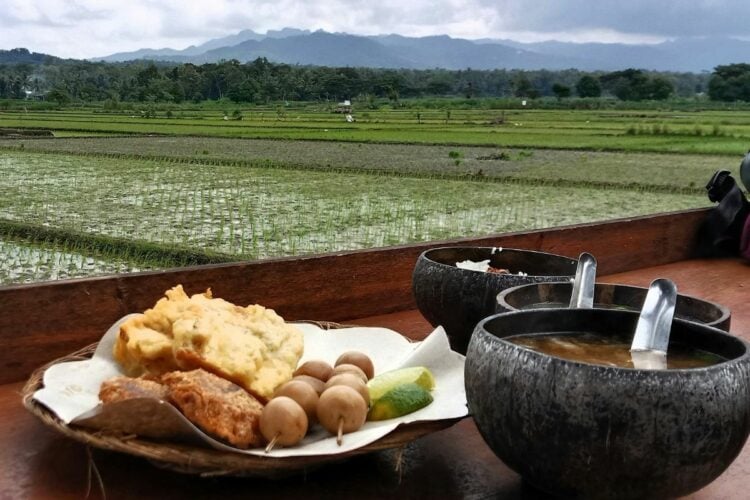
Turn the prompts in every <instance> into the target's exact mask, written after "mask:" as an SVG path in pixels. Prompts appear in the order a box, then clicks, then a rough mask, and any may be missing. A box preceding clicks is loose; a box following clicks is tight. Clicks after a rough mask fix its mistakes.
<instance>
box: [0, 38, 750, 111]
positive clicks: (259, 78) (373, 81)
mask: <svg viewBox="0 0 750 500" xmlns="http://www.w3.org/2000/svg"><path fill="white" fill-rule="evenodd" d="M15 50H16V51H17V50H23V49H15ZM0 52H2V51H0ZM15 57H16V58H19V55H18V54H15ZM2 60H3V59H2V58H0V61H2ZM745 66H747V68H744V67H745ZM737 67H739V70H740V71H739V76H738V71H737V70H738V68H737ZM727 68H729V70H730V71H728V70H727ZM731 70H734V71H731ZM742 75H745V76H744V77H743V76H742ZM747 75H750V65H731V66H719V67H718V68H717V72H715V73H714V74H712V75H708V74H694V73H664V72H650V71H644V70H638V69H627V70H624V71H615V72H583V71H579V70H576V69H569V70H561V71H551V70H533V71H528V70H507V69H496V70H473V69H466V70H458V71H455V70H444V69H431V70H410V69H379V68H354V67H339V68H335V67H318V66H300V65H289V64H276V63H272V62H270V61H268V60H267V59H265V58H259V59H256V60H254V61H251V62H247V63H240V62H239V61H236V60H230V61H222V62H219V63H208V64H202V65H195V64H189V63H188V64H177V63H159V62H152V61H133V62H128V63H104V62H89V61H76V60H61V59H54V58H48V59H45V60H44V61H43V62H40V63H37V64H35V63H33V62H14V63H4V64H0V99H21V98H27V97H29V96H39V97H40V98H41V97H44V98H45V99H46V100H49V101H54V102H57V103H59V104H67V103H70V102H102V101H104V102H110V103H116V102H120V101H129V102H173V103H181V102H189V101H194V102H199V101H204V100H217V99H228V100H231V101H234V102H238V103H239V102H243V103H257V104H264V103H268V102H272V101H341V100H344V99H353V98H359V99H363V98H364V99H368V98H372V99H376V98H380V99H382V98H387V99H389V100H391V101H398V100H399V99H400V98H415V97H432V96H461V97H466V98H473V97H519V98H529V99H533V98H537V97H557V98H558V99H565V98H568V97H572V96H578V97H600V96H612V97H615V98H618V99H622V100H629V101H640V100H663V99H667V98H670V97H693V96H695V95H696V94H699V93H704V92H708V93H709V95H710V97H711V98H713V99H717V100H723V99H724V98H725V97H727V96H730V97H732V98H735V99H745V100H750V95H747V93H750V83H748V82H749V81H750V77H749V76H747ZM743 78H745V79H744V80H743ZM718 79H720V80H718ZM718 81H721V82H723V83H722V84H721V85H719V84H718V83H717V82H718ZM738 82H739V83H738ZM743 82H744V83H743ZM737 85H745V86H746V87H747V88H748V91H747V93H746V94H743V93H742V92H737V91H734V90H731V89H734V88H735V87H736V86H737Z"/></svg>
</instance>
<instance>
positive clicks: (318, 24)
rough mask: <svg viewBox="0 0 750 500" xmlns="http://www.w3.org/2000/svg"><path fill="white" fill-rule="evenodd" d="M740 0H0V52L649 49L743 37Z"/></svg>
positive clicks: (746, 9) (748, 6)
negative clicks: (406, 39)
mask: <svg viewBox="0 0 750 500" xmlns="http://www.w3.org/2000/svg"><path fill="white" fill-rule="evenodd" d="M748 19H750V2H747V0H692V1H691V0H648V1H646V0H626V1H623V0H617V1H615V0H598V1H595V0H538V1H529V0H410V1H404V0H379V1H377V2H373V1H370V0H317V1H300V0H210V1H208V0H129V1H127V2H123V1H122V0H3V7H2V9H0V48H3V49H9V48H13V47H28V48H29V49H31V50H35V51H42V52H48V53H52V54H56V55H60V56H66V57H93V56H100V55H106V54H109V53H112V52H117V51H125V50H135V49H138V48H142V47H152V48H156V47H173V48H184V47H186V46H187V45H190V44H198V43H202V42H204V41H206V40H208V39H211V38H216V37H221V36H226V35H230V34H233V33H236V32H238V31H240V30H242V29H252V30H254V31H257V32H261V33H262V32H265V31H267V30H269V29H281V28H284V27H295V28H301V29H309V30H316V29H324V30H327V31H337V32H347V33H353V34H367V35H373V34H386V33H398V34H402V35H406V36H426V35H437V34H448V35H451V36H454V37H462V38H516V39H520V40H543V39H561V40H568V41H594V40H600V41H609V42H613V41H624V42H644V41H646V42H648V41H651V42H654V41H660V40H664V39H667V38H673V37H678V36H714V35H729V36H747V28H746V25H747V20H748Z"/></svg>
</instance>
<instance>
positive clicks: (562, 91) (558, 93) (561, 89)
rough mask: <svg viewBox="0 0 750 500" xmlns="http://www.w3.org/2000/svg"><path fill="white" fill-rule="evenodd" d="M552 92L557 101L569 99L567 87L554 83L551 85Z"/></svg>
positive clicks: (568, 88)
mask: <svg viewBox="0 0 750 500" xmlns="http://www.w3.org/2000/svg"><path fill="white" fill-rule="evenodd" d="M552 92H553V93H554V94H555V97H557V99H558V100H562V99H564V98H566V97H570V87H568V86H567V85H562V84H560V83H555V84H553V85H552Z"/></svg>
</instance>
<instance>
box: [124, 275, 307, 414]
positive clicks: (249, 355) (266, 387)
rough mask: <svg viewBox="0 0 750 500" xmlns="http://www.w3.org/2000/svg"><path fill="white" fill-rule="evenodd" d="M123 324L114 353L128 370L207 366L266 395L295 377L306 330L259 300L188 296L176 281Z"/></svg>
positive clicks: (208, 294) (155, 371) (157, 371)
mask: <svg viewBox="0 0 750 500" xmlns="http://www.w3.org/2000/svg"><path fill="white" fill-rule="evenodd" d="M165 295H166V297H164V298H162V299H160V300H159V301H158V302H157V303H156V305H155V306H154V307H153V308H151V309H149V310H147V311H146V312H145V313H143V314H141V315H138V316H135V317H133V318H131V319H129V320H127V321H126V322H125V323H123V324H122V326H121V327H120V333H119V336H118V339H117V341H116V343H115V347H114V351H113V354H114V357H115V359H116V360H117V361H118V362H119V363H120V364H121V365H122V367H123V368H124V369H125V370H126V372H127V373H128V374H129V375H134V376H135V375H139V374H142V373H152V374H162V373H166V372H169V371H174V370H192V369H195V368H203V369H205V370H207V371H209V372H211V373H215V374H217V375H219V376H221V377H223V378H226V379H228V380H231V381H233V382H235V383H237V384H238V385H240V386H242V387H243V388H245V389H246V390H248V391H250V392H251V393H253V394H254V395H255V396H257V397H259V398H260V399H261V400H267V399H268V398H270V397H271V396H272V395H273V391H274V390H275V389H276V388H277V387H278V386H280V385H281V384H283V383H284V382H287V381H288V380H290V379H291V378H292V373H293V372H294V369H295V368H296V366H297V362H298V361H299V359H300V357H301V356H302V351H303V336H302V332H301V331H300V330H299V329H297V328H296V327H294V326H293V325H290V324H287V323H285V322H284V319H283V318H281V317H280V316H279V315H278V314H276V312H274V311H273V310H272V309H267V308H265V307H263V306H260V305H250V306H247V307H240V306H236V305H234V304H232V303H230V302H227V301H225V300H223V299H215V298H212V297H211V290H210V289H209V290H207V291H206V292H205V293H203V294H196V295H193V296H192V297H188V295H187V294H186V293H185V291H184V290H183V288H182V285H177V286H175V287H174V288H172V289H171V290H168V291H167V292H166V294H165Z"/></svg>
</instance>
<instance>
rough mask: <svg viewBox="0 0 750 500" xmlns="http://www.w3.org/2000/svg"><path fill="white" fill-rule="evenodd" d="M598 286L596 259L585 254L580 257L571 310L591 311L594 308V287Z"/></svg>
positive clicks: (571, 299)
mask: <svg viewBox="0 0 750 500" xmlns="http://www.w3.org/2000/svg"><path fill="white" fill-rule="evenodd" d="M595 285H596V259H595V258H594V256H593V255H591V254H590V253H587V252H583V253H582V254H581V255H579V256H578V267H576V277H575V281H573V293H572V294H571V296H570V308H571V309H591V308H592V307H594V287H595Z"/></svg>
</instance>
